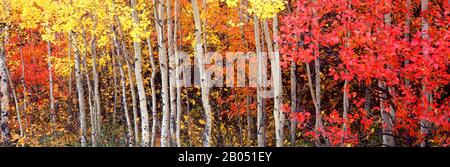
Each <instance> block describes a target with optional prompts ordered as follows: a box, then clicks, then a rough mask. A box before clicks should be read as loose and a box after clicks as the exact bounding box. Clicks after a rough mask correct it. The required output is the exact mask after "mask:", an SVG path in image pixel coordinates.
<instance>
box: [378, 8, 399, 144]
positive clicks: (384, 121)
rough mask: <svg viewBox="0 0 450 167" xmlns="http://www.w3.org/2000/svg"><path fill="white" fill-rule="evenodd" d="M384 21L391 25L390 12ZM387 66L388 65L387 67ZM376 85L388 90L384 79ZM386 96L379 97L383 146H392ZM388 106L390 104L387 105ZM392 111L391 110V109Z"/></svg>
mask: <svg viewBox="0 0 450 167" xmlns="http://www.w3.org/2000/svg"><path fill="white" fill-rule="evenodd" d="M384 22H385V23H386V24H387V25H391V13H387V14H385V15H384ZM388 68H389V67H388ZM378 87H380V88H381V89H382V90H386V91H387V90H388V89H389V88H387V87H386V84H385V83H384V81H380V80H379V81H378ZM386 98H387V95H386V94H385V93H383V94H382V95H381V99H380V112H381V125H382V131H383V135H382V138H383V146H389V147H394V146H395V140H394V137H393V136H392V135H393V133H392V129H393V126H394V121H393V119H392V118H393V116H394V115H391V113H390V112H388V111H385V106H384V101H385V100H384V99H386ZM389 107H390V105H389ZM391 112H392V110H391Z"/></svg>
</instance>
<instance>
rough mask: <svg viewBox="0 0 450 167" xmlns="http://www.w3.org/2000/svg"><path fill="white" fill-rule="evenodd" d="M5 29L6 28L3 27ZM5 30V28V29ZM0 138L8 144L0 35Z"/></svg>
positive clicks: (7, 96) (5, 79) (4, 80)
mask: <svg viewBox="0 0 450 167" xmlns="http://www.w3.org/2000/svg"><path fill="white" fill-rule="evenodd" d="M3 28H4V27H0V33H1V32H3V30H4V29H3ZM5 29H6V28H5ZM5 31H6V30H5ZM0 96H1V98H0V130H1V134H0V138H1V142H3V144H4V145H8V144H9V140H10V139H11V136H10V132H9V126H8V115H9V114H8V108H9V94H8V83H7V64H6V53H5V48H4V39H3V38H1V37H0Z"/></svg>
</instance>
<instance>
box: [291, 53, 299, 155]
mask: <svg viewBox="0 0 450 167" xmlns="http://www.w3.org/2000/svg"><path fill="white" fill-rule="evenodd" d="M290 70H291V113H292V114H296V113H297V112H298V111H297V103H298V101H297V63H296V62H295V61H291V68H290ZM290 120H291V121H290V135H289V136H290V137H291V138H290V142H291V146H292V147H295V144H296V134H297V120H296V118H290Z"/></svg>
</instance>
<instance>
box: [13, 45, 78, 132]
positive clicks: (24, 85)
mask: <svg viewBox="0 0 450 167" xmlns="http://www.w3.org/2000/svg"><path fill="white" fill-rule="evenodd" d="M69 46H70V45H69ZM69 50H70V48H69ZM19 54H20V64H21V67H22V69H21V70H22V78H21V82H22V86H23V93H22V94H23V114H24V119H27V118H26V113H27V84H26V83H25V62H24V60H23V53H22V46H20V48H19ZM69 57H70V56H69ZM27 125H28V126H29V123H27Z"/></svg>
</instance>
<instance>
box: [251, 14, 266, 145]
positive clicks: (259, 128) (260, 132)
mask: <svg viewBox="0 0 450 167" xmlns="http://www.w3.org/2000/svg"><path fill="white" fill-rule="evenodd" d="M259 26H260V25H259V19H258V17H257V16H256V15H254V16H253V28H254V31H255V33H254V34H255V46H256V55H257V61H258V81H257V99H256V102H257V118H256V119H257V120H256V134H257V138H258V139H257V140H258V147H264V146H265V145H266V127H265V111H264V110H265V104H264V103H265V102H264V99H263V98H262V95H261V93H262V92H263V89H264V88H263V70H264V69H265V68H264V64H265V62H264V61H266V60H265V59H263V55H262V49H261V39H260V32H259Z"/></svg>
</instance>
